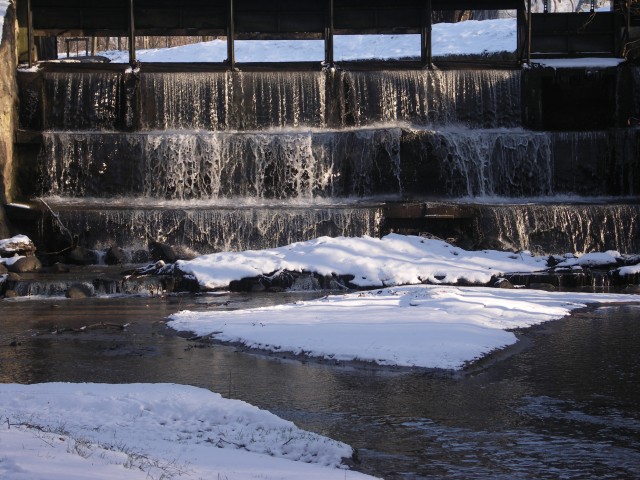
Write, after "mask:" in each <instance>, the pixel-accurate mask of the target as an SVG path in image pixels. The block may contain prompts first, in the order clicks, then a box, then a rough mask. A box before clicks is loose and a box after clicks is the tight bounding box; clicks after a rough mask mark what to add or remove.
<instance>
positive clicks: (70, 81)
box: [43, 72, 126, 130]
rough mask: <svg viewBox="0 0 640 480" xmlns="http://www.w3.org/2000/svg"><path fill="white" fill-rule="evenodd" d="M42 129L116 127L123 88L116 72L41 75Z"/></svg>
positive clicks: (110, 128) (120, 118)
mask: <svg viewBox="0 0 640 480" xmlns="http://www.w3.org/2000/svg"><path fill="white" fill-rule="evenodd" d="M43 89H44V95H45V98H47V99H48V100H49V101H47V102H44V105H45V112H44V119H45V126H44V128H45V129H58V130H117V129H119V128H120V126H121V124H122V122H123V118H122V112H123V105H124V103H125V102H126V100H125V98H124V97H125V88H124V85H123V82H122V75H121V74H119V73H113V72H109V73H100V72H96V73H88V74H77V73H45V74H43Z"/></svg>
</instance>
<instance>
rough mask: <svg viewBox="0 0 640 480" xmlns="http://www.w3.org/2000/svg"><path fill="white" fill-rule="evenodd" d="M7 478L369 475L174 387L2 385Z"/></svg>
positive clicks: (304, 440)
mask: <svg viewBox="0 0 640 480" xmlns="http://www.w3.org/2000/svg"><path fill="white" fill-rule="evenodd" d="M0 412H1V413H0V478H7V479H9V478H10V479H12V480H23V479H24V480H26V479H29V480H33V479H45V478H46V479H48V480H62V479H64V480H69V479H74V478H77V479H80V478H82V479H86V478H91V479H97V478H116V477H117V478H121V479H138V478H139V479H143V478H210V479H215V478H228V479H254V478H260V479H266V478H277V479H292V480H293V479H296V480H297V479H300V478H305V479H318V480H324V479H332V478H334V479H336V480H343V479H345V478H347V479H365V478H371V477H368V476H366V475H362V474H359V473H357V472H352V471H348V470H345V469H341V468H338V467H339V466H340V462H341V460H342V459H343V458H345V457H350V456H351V455H352V449H351V448H350V447H349V446H347V445H345V444H343V443H340V442H336V441H334V440H330V439H328V438H326V437H322V436H320V435H316V434H314V433H309V432H305V431H303V430H300V429H298V428H297V427H296V426H295V425H294V424H293V423H291V422H288V421H285V420H282V419H281V418H279V417H276V416H275V415H273V414H271V413H269V412H266V411H264V410H260V409H258V408H256V407H253V406H251V405H249V404H247V403H245V402H241V401H237V400H228V399H223V398H222V397H220V395H218V394H214V393H211V392H209V391H207V390H203V389H198V388H195V387H187V386H179V385H168V384H133V385H98V384H61V383H52V384H38V385H15V384H4V385H2V384H0Z"/></svg>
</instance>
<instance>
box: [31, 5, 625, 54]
mask: <svg viewBox="0 0 640 480" xmlns="http://www.w3.org/2000/svg"><path fill="white" fill-rule="evenodd" d="M613 2H614V7H615V8H617V9H620V8H621V2H622V0H613ZM530 3H531V1H530V0H393V1H390V0H304V1H300V0H270V1H265V0H181V1H176V0H110V1H108V2H106V1H96V0H20V1H19V2H18V7H19V11H21V12H22V14H21V15H19V16H20V17H21V18H22V21H21V25H22V26H24V27H26V28H27V30H28V32H29V33H28V38H29V40H30V41H31V42H32V41H33V37H34V36H128V37H130V39H135V37H136V36H155V35H161V36H175V35H193V36H224V37H226V38H227V44H228V49H227V51H228V59H227V62H226V64H227V65H230V66H234V64H235V47H234V41H235V40H236V39H283V38H293V39H301V38H314V39H322V40H324V42H325V63H328V64H333V63H334V61H333V37H334V35H343V34H398V33H414V34H420V35H421V36H422V41H421V59H420V60H421V63H422V65H430V64H431V27H432V17H433V15H432V12H433V11H441V10H514V11H515V12H516V15H517V19H518V28H517V30H518V40H517V56H518V58H519V59H521V60H522V59H525V58H527V57H529V55H530V48H531V46H532V45H533V46H534V47H535V48H537V49H542V51H545V49H546V50H549V49H551V50H552V51H557V49H560V50H561V51H566V52H567V53H568V54H571V53H574V52H579V51H581V50H582V51H584V50H588V51H593V50H594V49H595V50H597V51H601V52H605V53H606V52H610V53H613V52H614V51H615V50H616V48H617V47H618V43H619V42H617V41H616V40H615V37H616V36H617V35H618V34H619V33H617V32H619V30H620V26H621V25H622V23H623V22H622V21H618V20H616V18H617V17H616V15H614V14H609V17H610V18H607V19H604V18H603V19H602V20H599V21H595V22H594V21H593V19H591V18H589V19H587V18H586V17H584V16H585V15H587V16H589V14H569V15H574V17H575V15H580V16H583V18H582V19H580V18H579V17H575V18H574V17H572V19H569V20H561V21H559V22H558V21H555V20H553V19H551V18H550V17H553V16H554V15H555V14H544V15H536V16H537V17H539V18H537V19H535V21H532V19H531V15H528V13H527V5H529V6H530ZM598 15H601V14H598ZM589 17H591V16H589ZM530 27H531V28H530ZM574 30H575V32H574ZM591 30H593V31H591ZM574 37H576V38H578V40H574ZM130 44H131V45H135V42H131V41H130ZM32 50H33V49H32V48H29V51H32ZM130 60H131V61H132V62H133V61H135V47H131V49H130Z"/></svg>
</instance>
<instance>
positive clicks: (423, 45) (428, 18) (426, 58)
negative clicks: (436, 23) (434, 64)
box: [420, 0, 433, 68]
mask: <svg viewBox="0 0 640 480" xmlns="http://www.w3.org/2000/svg"><path fill="white" fill-rule="evenodd" d="M432 23H433V5H432V3H431V0H427V1H426V3H425V5H424V13H423V17H422V29H421V38H420V50H421V52H420V57H421V60H422V66H423V67H429V68H431V60H432V53H431V34H432Z"/></svg>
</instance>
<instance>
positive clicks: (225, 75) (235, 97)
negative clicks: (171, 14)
mask: <svg viewBox="0 0 640 480" xmlns="http://www.w3.org/2000/svg"><path fill="white" fill-rule="evenodd" d="M43 83H44V85H43V87H42V88H43V95H44V97H45V98H46V99H47V100H46V101H45V102H44V110H45V112H44V118H45V125H44V129H48V130H65V131H69V130H125V131H128V130H215V131H217V130H257V129H269V128H298V127H310V128H325V127H328V128H342V127H348V126H356V127H362V126H370V125H376V124H389V123H397V122H404V123H412V124H417V125H441V126H442V125H450V124H461V125H465V126H469V127H474V128H502V127H505V128H509V127H516V126H519V125H520V123H521V119H520V117H521V114H520V97H521V95H520V83H521V73H520V72H519V71H517V70H449V71H437V70H436V71H432V70H407V71H404V70H403V71H379V72H349V71H329V70H328V71H319V72H145V73H134V72H120V73H118V72H83V73H57V72H47V73H44V74H43ZM25 116H26V114H25V115H23V117H25ZM23 119H24V118H23ZM27 123H28V122H27ZM23 127H24V128H29V127H28V125H23Z"/></svg>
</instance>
